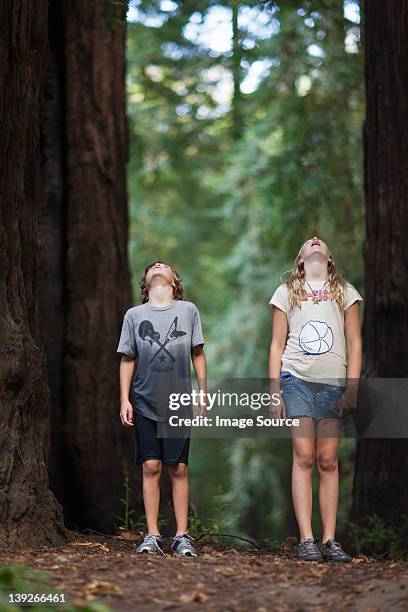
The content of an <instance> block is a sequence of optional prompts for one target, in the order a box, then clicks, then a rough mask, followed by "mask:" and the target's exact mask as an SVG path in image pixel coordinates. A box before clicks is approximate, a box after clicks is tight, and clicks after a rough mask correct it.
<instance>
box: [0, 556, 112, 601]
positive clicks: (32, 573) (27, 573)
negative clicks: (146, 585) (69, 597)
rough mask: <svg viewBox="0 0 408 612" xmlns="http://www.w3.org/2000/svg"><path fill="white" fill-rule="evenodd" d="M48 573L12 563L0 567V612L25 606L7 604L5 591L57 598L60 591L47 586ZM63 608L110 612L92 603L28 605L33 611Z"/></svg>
mask: <svg viewBox="0 0 408 612" xmlns="http://www.w3.org/2000/svg"><path fill="white" fill-rule="evenodd" d="M48 576H49V574H48V572H44V571H40V570H36V569H33V568H31V567H28V566H26V565H22V564H20V563H12V564H9V565H4V566H2V567H0V612H2V611H3V610H4V612H5V611H6V610H7V611H8V610H24V609H25V608H26V606H21V607H20V606H19V605H17V604H9V603H8V601H9V600H8V596H7V595H6V592H7V591H10V592H14V593H16V594H23V593H33V594H35V593H38V594H39V596H40V595H42V594H44V595H48V596H49V598H50V599H52V597H53V596H55V597H57V596H58V594H59V593H60V591H58V590H56V589H54V588H53V587H50V586H49V585H48V584H47V580H48ZM62 606H63V609H64V611H65V610H66V611H67V612H75V611H78V610H81V611H82V612H110V610H111V609H110V608H109V607H108V606H106V605H105V604H103V603H100V602H97V601H92V602H86V603H84V604H83V605H75V606H72V605H70V604H69V603H65V604H62V605H61V604H59V603H55V604H54V605H53V603H52V601H49V600H48V601H46V602H44V603H39V604H38V605H36V604H35V603H33V604H30V606H29V607H30V608H31V609H33V610H38V611H41V610H44V611H46V610H59V609H61V607H62Z"/></svg>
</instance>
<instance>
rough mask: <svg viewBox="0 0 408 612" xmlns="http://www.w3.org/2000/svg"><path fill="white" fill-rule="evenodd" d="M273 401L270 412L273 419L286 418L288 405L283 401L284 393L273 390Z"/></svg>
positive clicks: (271, 393) (271, 394)
mask: <svg viewBox="0 0 408 612" xmlns="http://www.w3.org/2000/svg"><path fill="white" fill-rule="evenodd" d="M270 396H271V402H270V404H269V414H270V416H271V417H272V418H273V419H286V406H285V402H284V401H283V397H282V393H281V392H280V390H279V391H275V390H271V392H270Z"/></svg>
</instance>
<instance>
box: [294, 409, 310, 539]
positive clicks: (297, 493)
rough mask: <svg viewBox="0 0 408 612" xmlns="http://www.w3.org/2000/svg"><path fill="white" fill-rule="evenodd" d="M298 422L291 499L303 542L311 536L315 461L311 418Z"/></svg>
mask: <svg viewBox="0 0 408 612" xmlns="http://www.w3.org/2000/svg"><path fill="white" fill-rule="evenodd" d="M300 422H301V425H300V427H299V430H301V431H300V432H299V430H298V431H297V432H296V433H293V435H292V447H293V465H292V499H293V506H294V510H295V515H296V520H297V523H298V526H299V535H300V541H301V542H304V541H305V540H307V539H309V538H313V531H312V470H313V465H314V461H315V439H314V425H313V419H312V418H311V417H302V418H301V419H300ZM300 436H302V437H300Z"/></svg>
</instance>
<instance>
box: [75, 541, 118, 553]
mask: <svg viewBox="0 0 408 612" xmlns="http://www.w3.org/2000/svg"><path fill="white" fill-rule="evenodd" d="M70 546H91V547H92V548H99V549H100V550H103V552H110V550H109V548H108V547H107V546H106V544H101V543H99V542H71V544H70Z"/></svg>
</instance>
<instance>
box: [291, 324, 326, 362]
mask: <svg viewBox="0 0 408 612" xmlns="http://www.w3.org/2000/svg"><path fill="white" fill-rule="evenodd" d="M299 345H300V348H301V349H302V351H303V352H304V353H307V354H309V355H322V354H323V353H328V352H329V351H330V349H331V348H332V346H333V330H332V328H331V327H329V326H328V325H327V323H326V322H325V321H308V322H307V323H305V324H304V325H303V327H302V329H301V330H300V334H299Z"/></svg>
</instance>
